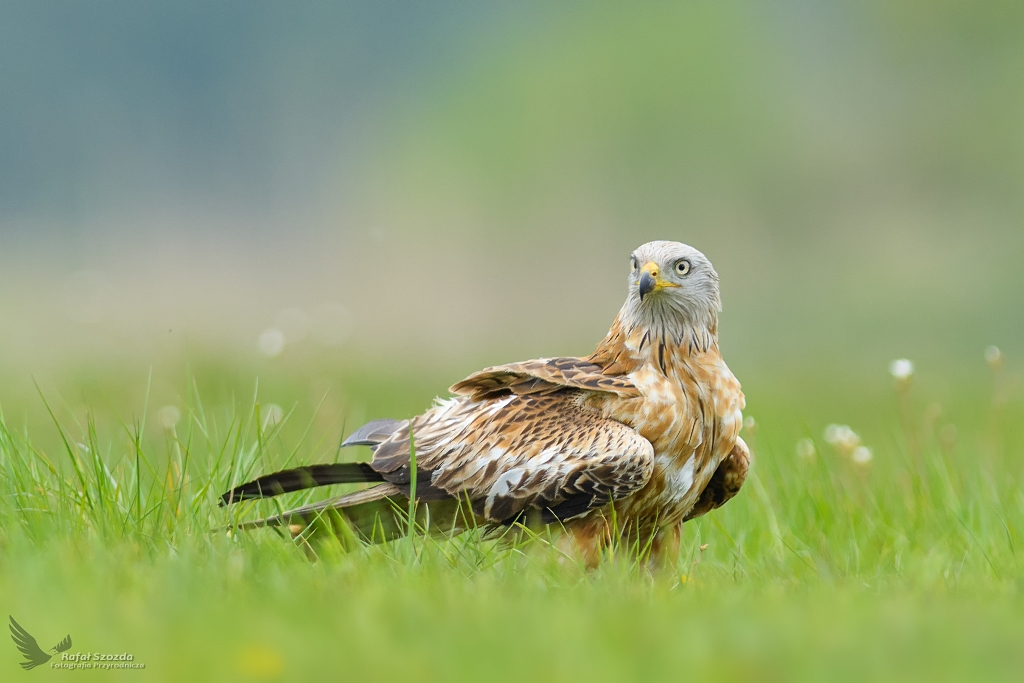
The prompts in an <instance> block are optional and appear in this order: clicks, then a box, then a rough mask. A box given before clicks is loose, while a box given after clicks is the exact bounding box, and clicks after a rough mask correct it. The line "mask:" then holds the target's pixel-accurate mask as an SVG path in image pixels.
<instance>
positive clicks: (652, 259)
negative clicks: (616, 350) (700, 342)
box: [626, 241, 722, 330]
mask: <svg viewBox="0 0 1024 683" xmlns="http://www.w3.org/2000/svg"><path fill="white" fill-rule="evenodd" d="M626 309H627V311H628V313H629V317H630V318H631V319H632V322H634V323H637V324H640V325H643V326H645V327H648V326H657V327H661V328H664V329H666V330H675V329H681V328H687V327H698V326H699V327H706V328H710V327H713V326H714V324H715V322H716V321H717V319H718V312H719V311H720V310H721V309H722V304H721V298H720V296H719V293H718V273H716V272H715V269H714V267H713V266H712V265H711V261H709V260H708V258H707V257H706V256H704V254H702V253H700V252H699V251H697V250H696V249H694V248H693V247H691V246H688V245H686V244H681V243H679V242H668V241H657V242H648V243H647V244H644V245H642V246H640V247H638V248H637V249H636V250H635V251H634V252H633V253H632V254H631V255H630V266H629V298H628V299H627V300H626Z"/></svg>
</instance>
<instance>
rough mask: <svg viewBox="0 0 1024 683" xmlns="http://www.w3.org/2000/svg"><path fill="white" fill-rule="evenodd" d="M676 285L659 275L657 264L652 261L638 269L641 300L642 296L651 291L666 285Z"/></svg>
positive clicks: (663, 287)
mask: <svg viewBox="0 0 1024 683" xmlns="http://www.w3.org/2000/svg"><path fill="white" fill-rule="evenodd" d="M678 286H679V285H677V284H675V283H673V282H668V281H667V280H664V279H663V278H662V277H661V272H660V271H659V269H658V264H657V263H655V262H654V261H648V262H647V263H645V264H644V266H643V268H641V269H640V280H639V291H640V300H641V301H643V300H644V297H645V296H647V295H648V294H650V293H651V292H653V291H656V290H660V289H665V288H666V287H678Z"/></svg>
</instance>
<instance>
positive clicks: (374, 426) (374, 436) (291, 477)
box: [220, 420, 406, 505]
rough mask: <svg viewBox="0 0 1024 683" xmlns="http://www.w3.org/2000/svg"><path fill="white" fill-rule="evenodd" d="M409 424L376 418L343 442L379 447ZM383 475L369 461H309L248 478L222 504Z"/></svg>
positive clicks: (370, 480) (371, 479) (380, 479)
mask: <svg viewBox="0 0 1024 683" xmlns="http://www.w3.org/2000/svg"><path fill="white" fill-rule="evenodd" d="M405 424H406V421H404V420H374V421H373V422H368V423H367V424H365V425H363V426H362V427H360V428H359V429H357V430H356V431H355V432H353V433H352V435H351V436H349V437H348V438H347V439H345V440H344V441H343V442H342V444H341V445H342V447H346V446H369V447H370V448H373V449H376V447H377V445H378V444H380V443H381V442H382V441H385V440H386V439H387V438H388V437H389V436H391V434H393V433H394V432H395V431H396V430H398V429H400V428H401V427H403V426H404V425H405ZM383 481H384V478H383V477H382V476H381V475H380V474H378V473H377V472H376V471H375V470H374V469H373V468H372V467H370V465H369V464H368V463H363V462H343V463H333V464H327V465H309V466H307V467H296V468H294V469H290V470H282V471H280V472H274V473H273V474H267V475H264V476H262V477H260V478H259V479H254V480H253V481H250V482H247V483H245V484H242V485H240V486H236V487H235V488H233V489H231V490H230V491H227V492H226V493H224V494H222V495H221V503H220V504H221V505H231V504H232V503H235V502H238V501H240V500H252V499H254V498H270V497H272V496H279V495H281V494H282V493H290V492H292V491H301V490H303V489H310V488H314V487H316V486H329V485H331V484H362V483H376V482H383Z"/></svg>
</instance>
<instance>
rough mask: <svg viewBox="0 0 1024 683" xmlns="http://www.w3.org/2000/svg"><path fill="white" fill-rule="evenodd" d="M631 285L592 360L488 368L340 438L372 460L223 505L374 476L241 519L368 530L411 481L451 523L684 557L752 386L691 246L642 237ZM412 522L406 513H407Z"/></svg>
mask: <svg viewBox="0 0 1024 683" xmlns="http://www.w3.org/2000/svg"><path fill="white" fill-rule="evenodd" d="M628 285H629V293H628V296H627V297H626V302H625V304H623V306H622V308H621V310H620V311H619V313H618V316H617V317H616V318H615V322H614V323H613V324H612V327H611V330H610V331H609V332H608V334H607V336H605V338H604V339H603V340H602V341H601V342H600V344H598V346H597V349H596V350H595V351H594V352H593V353H592V354H590V355H589V356H586V357H580V358H576V357H572V358H540V359H537V360H529V361H525V362H519V363H511V364H508V365H500V366H496V367H491V368H487V369H485V370H482V371H480V372H477V373H475V374H473V375H470V376H469V377H467V378H466V379H464V380H462V381H461V382H459V383H457V384H455V385H454V386H452V387H451V389H450V391H451V393H452V394H453V395H454V396H453V397H452V398H448V399H438V400H437V401H436V403H435V405H434V406H433V407H431V408H430V409H429V410H427V411H426V412H424V413H423V414H422V415H419V416H417V417H414V418H412V419H411V420H376V421H373V422H370V423H369V424H367V425H365V426H363V427H362V428H360V429H359V430H357V431H356V432H355V433H353V434H352V435H351V436H349V437H348V439H346V440H345V441H344V442H343V444H342V445H344V446H352V445H366V446H369V447H370V448H371V449H372V450H373V458H372V460H371V462H369V463H338V464H327V465H312V466H309V467H300V468H297V469H291V470H285V471H282V472H277V473H274V474H270V475H266V476H263V477H260V478H259V479H256V480H255V481H251V482H249V483H247V484H243V485H241V486H236V487H235V488H233V489H231V490H230V491H228V492H227V493H225V494H223V496H222V504H225V505H226V504H230V503H232V502H235V501H239V500H247V499H253V498H263V497H268V496H274V495H278V494H281V493H285V492H289V491H296V490H299V489H305V488H310V487H313V486H324V485H328V484H339V483H356V482H371V483H376V486H373V487H372V488H367V489H364V490H361V491H357V492H355V493H350V494H347V495H342V496H340V497H337V498H332V499H330V500H327V501H324V502H321V503H317V504H313V505H309V506H306V507H301V508H298V509H296V510H292V511H290V512H286V513H284V514H281V515H277V516H274V517H269V518H266V519H262V520H258V521H255V522H249V523H247V524H242V525H238V528H253V527H258V526H267V525H274V526H277V525H288V526H289V528H290V529H291V530H292V532H293V534H297V533H299V532H300V531H302V530H303V529H304V528H305V527H306V526H307V525H308V524H309V523H310V522H311V521H313V520H314V519H317V518H320V517H321V516H324V517H327V518H329V519H331V520H333V523H334V528H335V529H337V528H339V527H343V528H344V529H348V530H355V532H357V535H358V536H361V537H362V538H363V539H364V540H368V541H381V540H387V539H389V538H393V537H395V536H397V535H399V534H400V533H402V530H403V529H404V528H405V527H404V526H403V523H402V521H401V519H400V515H399V514H397V513H396V510H399V509H405V507H406V506H407V505H408V502H409V497H410V495H411V489H412V488H413V476H412V475H413V473H412V471H411V467H410V465H411V461H412V460H413V458H412V456H413V455H414V456H415V463H416V473H415V474H416V476H415V482H416V487H415V497H416V500H417V502H419V503H423V507H425V508H426V511H425V512H423V513H422V514H423V515H424V516H425V517H428V518H429V519H430V523H431V524H432V525H434V526H435V527H441V528H445V527H446V526H447V527H449V528H450V529H451V530H453V531H459V530H463V529H465V528H467V527H469V526H474V525H482V526H484V527H489V528H492V529H499V528H501V527H503V526H508V525H512V524H516V523H523V524H528V523H540V524H558V525H560V526H562V527H564V528H565V530H566V531H567V532H568V535H567V537H568V538H570V539H571V543H570V545H574V546H575V549H576V550H577V551H578V553H580V554H581V555H582V558H583V559H584V560H585V561H586V563H587V564H588V565H590V566H593V565H594V564H596V563H597V562H598V561H599V558H600V556H601V553H602V552H603V550H604V549H605V548H607V547H608V545H609V544H610V543H612V542H613V541H615V540H618V541H628V542H630V543H638V542H639V543H640V544H642V545H645V546H646V547H649V548H650V549H651V551H652V552H653V553H654V554H658V553H661V554H667V555H670V554H672V553H673V552H676V551H677V549H678V543H679V533H680V527H681V525H682V523H683V522H685V521H686V520H689V519H693V518H694V517H697V516H700V515H703V514H704V513H706V512H708V511H710V510H712V509H714V508H717V507H719V506H721V505H723V504H724V503H725V502H726V501H728V500H729V499H730V498H732V497H733V496H734V495H736V493H737V492H738V491H739V488H740V486H741V485H742V484H743V481H744V479H745V478H746V474H747V469H748V466H749V462H750V452H749V451H748V449H747V446H746V444H745V443H744V442H743V440H742V439H741V438H740V436H739V432H740V428H741V425H742V421H743V417H742V410H743V408H744V397H743V393H742V392H741V390H740V384H739V382H738V381H737V380H736V378H735V377H734V376H733V374H732V372H731V371H730V370H729V368H728V367H727V366H726V364H725V362H724V361H723V360H722V356H721V354H720V352H719V346H718V314H719V312H720V310H721V304H720V297H719V289H718V274H717V273H716V272H715V269H714V268H713V267H712V265H711V262H710V261H709V260H708V259H707V258H706V257H705V256H704V254H702V253H701V252H699V251H697V250H696V249H694V248H693V247H690V246H687V245H685V244H680V243H678V242H668V241H656V242H649V243H647V244H644V245H643V246H641V247H639V248H638V249H636V250H635V251H634V252H633V253H632V254H631V256H630V270H629V277H628ZM406 523H407V522H406Z"/></svg>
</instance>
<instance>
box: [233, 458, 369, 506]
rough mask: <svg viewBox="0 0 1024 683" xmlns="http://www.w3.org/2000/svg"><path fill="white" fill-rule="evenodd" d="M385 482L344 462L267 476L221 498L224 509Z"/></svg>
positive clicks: (365, 465) (362, 464)
mask: <svg viewBox="0 0 1024 683" xmlns="http://www.w3.org/2000/svg"><path fill="white" fill-rule="evenodd" d="M380 481H384V478H383V477H382V476H381V475H380V474H379V473H378V472H377V471H376V470H374V469H373V468H372V467H370V464H369V463H365V462H343V463H335V464H333V465H310V466H308V467H296V468H295V469H292V470H283V471H281V472H275V473H273V474H267V475H265V476H262V477H260V478H259V479H255V480H253V481H250V482H249V483H247V484H242V485H241V486H236V487H235V488H233V489H231V490H230V491H228V492H227V493H224V494H222V495H221V505H230V504H231V503H235V502H238V501H240V500H251V499H253V498H269V497H271V496H278V495H280V494H282V493H289V492H291V491H300V490H302V489H309V488H313V487H314V486H328V485H330V484H362V483H366V482H380Z"/></svg>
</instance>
